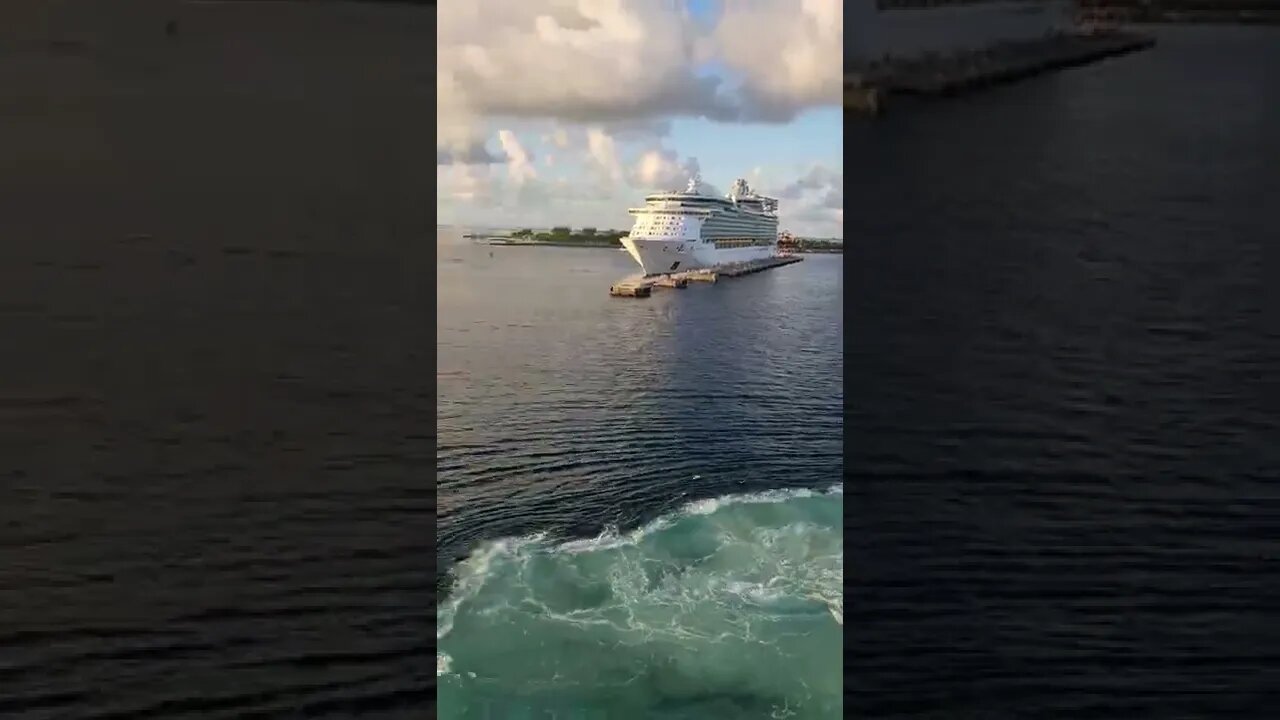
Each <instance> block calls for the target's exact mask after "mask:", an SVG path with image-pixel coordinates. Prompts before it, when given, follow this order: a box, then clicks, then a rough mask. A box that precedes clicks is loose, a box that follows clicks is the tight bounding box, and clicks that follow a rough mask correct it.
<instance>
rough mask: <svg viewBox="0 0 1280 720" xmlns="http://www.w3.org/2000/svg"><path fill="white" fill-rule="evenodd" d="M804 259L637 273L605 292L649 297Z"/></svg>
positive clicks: (786, 257) (779, 258)
mask: <svg viewBox="0 0 1280 720" xmlns="http://www.w3.org/2000/svg"><path fill="white" fill-rule="evenodd" d="M801 260H804V258H803V257H801V256H799V255H777V256H774V257H769V258H763V259H761V260H750V261H747V262H741V263H731V264H727V265H719V266H717V267H715V268H708V269H705V270H684V271H681V272H674V273H664V274H661V275H644V274H640V273H637V274H635V275H630V276H628V277H625V278H623V279H621V280H619V281H618V282H616V283H614V284H613V285H611V286H609V294H610V295H612V296H614V297H649V296H650V295H651V294H652V293H653V289H654V288H685V287H688V286H689V283H691V282H710V283H714V282H717V281H719V279H720V278H721V277H729V278H733V277H741V276H743V275H751V274H752V273H758V272H763V271H765V270H771V269H773V268H776V267H782V266H783V265H791V264H792V263H798V262H800V261H801Z"/></svg>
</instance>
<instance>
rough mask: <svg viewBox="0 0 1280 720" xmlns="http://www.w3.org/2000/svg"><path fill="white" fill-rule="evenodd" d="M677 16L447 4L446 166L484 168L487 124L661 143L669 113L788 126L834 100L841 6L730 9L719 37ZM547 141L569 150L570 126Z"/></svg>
mask: <svg viewBox="0 0 1280 720" xmlns="http://www.w3.org/2000/svg"><path fill="white" fill-rule="evenodd" d="M679 8H680V6H679V5H677V4H674V3H671V2H664V1H662V0H541V1H536V0H484V1H483V2H476V1H475V0H441V2H440V4H439V8H438V11H437V12H438V18H439V21H438V22H439V24H438V30H437V46H436V47H437V49H436V63H437V71H436V87H437V96H436V101H437V105H438V108H439V111H438V112H439V125H438V126H439V128H440V130H439V134H438V135H437V146H438V152H437V155H438V157H439V159H440V161H442V162H447V161H452V160H454V159H458V161H467V160H466V159H468V158H470V159H477V158H479V159H483V158H484V157H485V154H484V152H482V151H481V150H478V149H477V148H478V147H483V140H484V138H485V135H484V133H483V131H482V129H481V127H480V125H481V124H482V122H483V121H484V120H485V119H488V118H503V117H505V118H541V119H554V120H559V121H564V122H570V123H594V124H599V125H603V126H606V127H608V128H609V130H610V133H611V134H612V135H614V136H617V137H622V136H624V135H628V134H630V133H632V132H642V133H648V134H659V135H661V134H665V133H666V123H667V118H670V117H673V116H686V117H706V118H712V119H716V120H720V121H735V120H768V121H777V122H783V121H786V120H788V119H790V118H791V117H793V116H794V115H795V114H796V113H797V112H799V111H801V110H804V109H806V108H809V107H814V106H821V105H837V104H838V103H839V102H840V98H841V82H842V75H843V72H842V62H843V61H842V57H843V56H842V52H843V48H842V37H843V9H842V7H841V4H840V0H727V1H726V3H725V7H724V10H723V12H722V13H721V14H720V18H719V21H718V23H717V24H716V25H714V26H713V27H711V28H705V27H702V26H700V24H699V23H697V22H695V21H694V20H693V19H692V18H691V17H690V16H689V14H688V13H687V12H685V11H683V10H680V9H679ZM673 9H674V10H675V11H673ZM482 11H483V12H482ZM707 60H721V61H723V62H724V63H725V64H727V65H728V66H729V67H732V68H734V69H735V70H736V71H738V72H739V73H741V75H742V78H741V86H740V87H729V86H728V85H727V84H726V83H725V82H724V81H723V80H722V79H721V78H719V77H716V76H713V75H709V74H707V73H706V72H705V71H704V70H703V69H702V64H703V63H704V62H705V61H707ZM628 126H630V127H628ZM553 139H554V142H555V143H556V144H557V146H559V147H565V146H566V145H567V143H568V138H567V136H566V134H565V133H564V132H563V131H562V130H560V131H557V132H556V133H555V134H554V136H553Z"/></svg>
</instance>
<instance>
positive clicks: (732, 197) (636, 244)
mask: <svg viewBox="0 0 1280 720" xmlns="http://www.w3.org/2000/svg"><path fill="white" fill-rule="evenodd" d="M628 212H629V213H631V215H633V216H635V219H636V221H635V225H633V226H632V228H631V234H630V235H629V236H627V237H625V238H623V240H622V246H623V247H624V248H625V249H626V251H627V252H628V253H630V254H631V257H633V258H635V261H636V262H638V263H640V267H641V268H642V269H643V270H644V273H645V274H646V275H658V274H663V273H672V272H679V271H682V270H697V269H702V268H713V267H717V266H719V265H725V264H729V263H738V262H745V261H749V260H759V259H762V258H766V257H770V256H773V255H776V254H777V246H778V201H777V199H775V198H770V197H765V196H763V195H759V194H757V193H756V192H755V191H753V190H752V189H751V187H750V186H749V185H748V184H747V181H746V180H743V179H741V178H739V179H738V180H736V181H734V183H733V187H732V188H731V189H730V190H729V193H728V194H727V195H725V196H724V197H720V196H716V195H709V194H704V193H703V192H702V191H701V180H700V178H698V176H696V175H695V176H694V177H692V178H690V180H689V185H688V187H687V188H685V190H684V191H683V192H678V191H672V192H662V193H654V194H652V195H649V196H647V197H646V198H645V205H644V207H640V208H632V209H630V210H629V211H628Z"/></svg>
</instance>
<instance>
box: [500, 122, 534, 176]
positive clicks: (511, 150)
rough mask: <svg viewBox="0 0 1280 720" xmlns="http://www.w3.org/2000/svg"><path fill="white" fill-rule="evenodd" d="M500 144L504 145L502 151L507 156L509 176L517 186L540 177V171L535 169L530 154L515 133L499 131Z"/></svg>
mask: <svg viewBox="0 0 1280 720" xmlns="http://www.w3.org/2000/svg"><path fill="white" fill-rule="evenodd" d="M498 142H500V143H502V150H503V152H505V153H506V154H507V175H508V176H509V177H510V178H511V179H512V180H513V181H514V182H515V183H516V184H517V185H519V184H523V183H524V182H525V181H527V180H532V179H534V178H536V177H538V171H537V170H535V169H534V167H533V161H532V159H530V157H529V153H528V152H527V151H525V149H524V146H522V145H521V144H520V141H519V140H518V139H517V138H516V134H515V133H513V132H511V131H510V130H499V131H498Z"/></svg>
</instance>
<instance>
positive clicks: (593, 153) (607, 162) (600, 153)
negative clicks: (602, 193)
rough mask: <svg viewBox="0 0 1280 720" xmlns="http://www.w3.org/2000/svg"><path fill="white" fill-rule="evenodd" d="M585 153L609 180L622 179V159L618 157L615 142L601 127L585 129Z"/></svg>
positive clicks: (616, 180)
mask: <svg viewBox="0 0 1280 720" xmlns="http://www.w3.org/2000/svg"><path fill="white" fill-rule="evenodd" d="M587 153H588V155H589V156H590V157H591V159H592V160H593V161H595V164H596V166H597V167H598V168H600V170H602V171H603V172H604V174H605V176H606V177H608V178H609V180H611V181H613V182H618V181H620V180H622V161H621V160H619V159H618V147H617V144H616V143H614V141H613V137H611V136H610V135H609V134H608V133H606V132H605V131H604V130H603V129H601V128H598V127H593V128H590V129H588V130H587Z"/></svg>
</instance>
